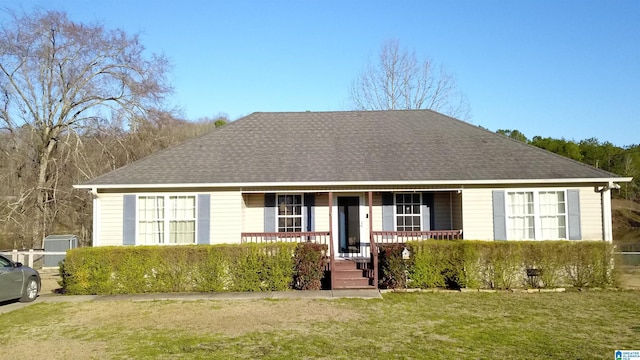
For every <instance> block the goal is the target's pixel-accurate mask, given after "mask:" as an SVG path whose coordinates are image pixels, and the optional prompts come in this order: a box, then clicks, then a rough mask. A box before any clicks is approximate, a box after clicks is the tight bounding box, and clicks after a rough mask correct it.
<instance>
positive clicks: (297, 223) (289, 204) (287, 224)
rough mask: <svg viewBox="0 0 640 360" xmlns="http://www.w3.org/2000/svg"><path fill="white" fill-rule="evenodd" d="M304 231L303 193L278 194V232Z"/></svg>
mask: <svg viewBox="0 0 640 360" xmlns="http://www.w3.org/2000/svg"><path fill="white" fill-rule="evenodd" d="M301 231H302V195H288V194H287V195H278V232H301Z"/></svg>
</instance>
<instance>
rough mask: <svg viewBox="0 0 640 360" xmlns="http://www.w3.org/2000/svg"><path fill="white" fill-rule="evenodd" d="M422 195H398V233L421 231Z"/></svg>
mask: <svg viewBox="0 0 640 360" xmlns="http://www.w3.org/2000/svg"><path fill="white" fill-rule="evenodd" d="M420 204H421V202H420V194H396V231H420V230H422V229H421V217H420V215H421V213H420V211H421V210H420Z"/></svg>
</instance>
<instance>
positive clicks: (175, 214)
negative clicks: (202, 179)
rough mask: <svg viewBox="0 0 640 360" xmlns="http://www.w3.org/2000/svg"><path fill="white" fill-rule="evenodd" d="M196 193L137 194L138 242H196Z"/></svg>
mask: <svg viewBox="0 0 640 360" xmlns="http://www.w3.org/2000/svg"><path fill="white" fill-rule="evenodd" d="M195 239H196V197H195V196H194V195H150V196H140V197H138V243H139V244H144V245H158V244H194V243H195Z"/></svg>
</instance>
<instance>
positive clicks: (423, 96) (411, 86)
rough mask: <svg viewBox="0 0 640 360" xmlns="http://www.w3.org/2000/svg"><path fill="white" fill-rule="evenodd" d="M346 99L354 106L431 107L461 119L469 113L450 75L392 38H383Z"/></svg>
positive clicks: (390, 108)
mask: <svg viewBox="0 0 640 360" xmlns="http://www.w3.org/2000/svg"><path fill="white" fill-rule="evenodd" d="M350 99H351V102H352V104H353V106H354V107H355V108H356V109H358V110H401V109H405V110H408V109H431V110H434V111H438V112H442V113H444V114H447V115H450V116H453V117H457V118H460V119H463V120H467V119H468V118H469V116H470V109H469V104H468V102H467V100H466V97H465V96H464V95H462V94H461V93H459V92H458V91H457V86H456V81H455V78H454V77H453V75H452V74H451V73H449V72H447V71H446V70H445V69H444V68H443V67H442V66H440V67H436V66H435V65H434V63H433V61H432V60H431V59H429V58H426V59H424V60H418V58H417V57H416V54H415V52H408V51H406V50H402V49H400V44H399V43H398V41H396V40H390V41H387V42H385V43H384V44H383V45H382V47H381V48H380V53H379V54H378V57H377V59H376V61H375V62H372V61H369V63H368V64H367V67H366V68H365V70H364V71H363V72H362V73H361V74H360V76H359V77H358V78H357V79H356V80H355V81H354V82H353V83H352V84H351V89H350Z"/></svg>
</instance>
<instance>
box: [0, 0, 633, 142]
mask: <svg viewBox="0 0 640 360" xmlns="http://www.w3.org/2000/svg"><path fill="white" fill-rule="evenodd" d="M0 7H9V8H12V9H15V8H17V7H18V8H22V9H24V10H26V11H30V10H32V9H34V8H36V7H38V8H42V9H55V10H63V11H66V12H67V13H68V14H69V16H70V17H71V19H73V20H75V21H80V22H96V21H97V22H102V23H104V24H105V25H106V26H107V27H111V28H116V27H117V28H121V29H123V30H125V31H127V32H130V33H135V32H138V33H140V35H141V40H142V43H143V44H144V45H145V46H146V47H147V49H148V50H149V51H153V52H158V53H164V54H165V55H166V56H167V57H169V59H170V60H171V62H172V63H173V70H172V72H171V77H170V78H171V82H172V83H173V85H174V88H175V94H174V95H173V97H172V98H171V103H172V104H173V105H175V106H179V107H180V108H181V109H182V114H183V116H185V117H186V118H188V119H192V120H194V119H198V118H200V117H204V116H208V117H213V116H216V115H217V114H218V113H225V114H228V116H229V117H230V118H231V119H236V118H239V117H241V116H243V115H247V114H250V113H252V112H254V111H305V110H311V111H336V110H350V107H349V101H348V89H349V86H350V84H351V82H352V81H353V80H354V79H355V78H356V77H357V76H358V74H359V73H360V72H361V71H362V69H363V68H364V66H365V64H366V62H367V61H368V59H369V58H370V57H372V56H375V55H376V54H377V52H378V50H379V48H380V46H381V44H382V43H383V42H385V41H386V40H389V39H397V40H398V41H399V42H400V44H401V46H402V47H406V48H407V49H409V50H415V51H416V54H417V55H418V56H419V57H426V56H428V57H431V58H432V59H433V60H434V61H435V62H437V63H439V64H442V65H444V66H445V67H446V68H447V70H449V71H450V72H452V73H454V74H455V76H456V79H457V83H458V88H459V90H460V91H462V92H463V93H464V94H466V96H467V98H468V100H469V103H470V106H471V118H470V119H469V122H471V123H473V124H475V125H479V126H483V127H485V128H488V129H490V130H493V131H495V130H497V129H518V130H520V131H522V132H523V133H524V134H525V135H527V136H528V137H529V138H531V137H533V136H534V135H541V136H545V137H546V136H551V137H555V138H560V137H564V138H566V139H574V140H582V139H586V138H591V137H596V138H598V139H599V140H601V141H610V142H612V143H614V144H616V145H619V146H623V145H631V144H638V143H640V1H636V0H618V1H578V0H575V1H563V0H536V1H533V0H532V1H524V0H522V1H516V0H514V1H479V0H468V1H394V2H392V1H364V0H362V1H332V0H323V1H320V0H318V1H304V0H300V1H252V2H249V1H224V2H220V1H204V0H203V1H188V0H183V1H158V0H156V1H146V0H144V1H143V0H138V1H136V0H128V1H125V0H110V1H100V2H98V1H91V0H73V1H72V0H68V1H63V0H24V1H20V2H16V1H14V0H13V1H8V0H0Z"/></svg>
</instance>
